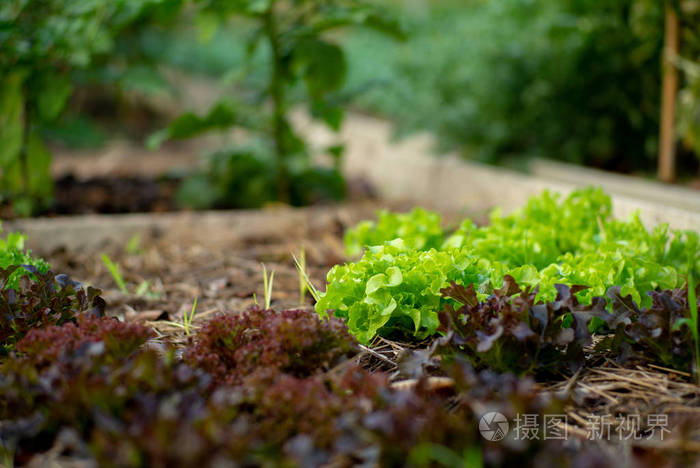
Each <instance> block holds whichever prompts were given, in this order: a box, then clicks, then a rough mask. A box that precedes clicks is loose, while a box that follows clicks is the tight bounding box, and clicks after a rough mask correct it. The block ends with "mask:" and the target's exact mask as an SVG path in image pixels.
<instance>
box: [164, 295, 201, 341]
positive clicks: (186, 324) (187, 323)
mask: <svg viewBox="0 0 700 468" xmlns="http://www.w3.org/2000/svg"><path fill="white" fill-rule="evenodd" d="M196 311H197V299H195V300H194V303H193V304H192V310H191V311H190V313H189V314H188V313H187V312H184V313H183V314H182V323H179V322H171V321H166V322H165V323H167V324H168V325H173V326H175V327H178V328H182V329H183V330H185V334H186V335H187V336H190V334H191V331H192V320H193V319H194V314H195V313H196Z"/></svg>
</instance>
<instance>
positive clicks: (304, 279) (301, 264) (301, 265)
mask: <svg viewBox="0 0 700 468" xmlns="http://www.w3.org/2000/svg"><path fill="white" fill-rule="evenodd" d="M292 258H293V259H294V265H295V266H296V267H297V272H299V284H300V286H299V288H300V293H301V297H300V298H299V302H300V304H301V305H303V304H304V296H305V295H306V291H307V290H308V291H309V293H311V297H313V298H314V301H316V302H318V300H319V298H320V297H321V294H320V293H319V292H318V289H316V286H314V285H313V283H312V282H311V280H310V279H309V275H308V274H307V273H306V255H305V252H304V250H302V251H301V261H300V260H299V259H297V258H296V257H295V256H294V254H292Z"/></svg>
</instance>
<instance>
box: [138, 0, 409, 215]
mask: <svg viewBox="0 0 700 468" xmlns="http://www.w3.org/2000/svg"><path fill="white" fill-rule="evenodd" d="M196 5H198V7H199V10H198V11H197V16H196V22H197V25H198V27H199V33H200V37H201V38H202V39H204V40H210V39H212V38H214V37H215V35H216V32H217V30H218V29H219V28H220V27H223V26H229V27H238V28H240V29H239V32H238V34H237V39H238V40H237V42H238V46H236V44H235V43H234V44H232V45H231V52H230V53H231V56H232V59H234V60H235V59H241V61H240V62H239V63H235V64H234V66H233V67H232V69H230V70H229V71H228V72H227V73H226V75H225V81H226V82H227V84H228V85H229V86H230V87H232V88H233V91H232V92H230V93H227V95H226V97H225V98H223V99H221V100H220V101H219V102H217V103H216V104H215V105H214V106H213V108H212V109H211V110H210V111H209V112H208V113H206V114H205V115H197V114H195V113H186V114H183V115H182V116H180V117H179V118H177V119H176V120H175V121H173V122H172V123H171V124H170V126H168V127H167V128H165V129H163V130H162V131H160V132H158V133H156V134H154V135H153V136H152V137H151V139H150V141H149V144H150V146H152V147H155V146H158V145H159V144H160V143H161V142H163V141H164V140H168V139H182V138H190V137H193V136H196V135H199V134H201V133H203V132H208V131H211V130H225V129H228V128H238V129H241V130H243V133H244V136H242V137H241V138H237V140H238V142H237V143H236V144H235V145H234V146H233V147H231V148H227V149H224V150H221V151H217V152H216V153H214V154H212V155H210V156H209V159H208V162H207V164H206V165H205V167H204V169H203V170H202V171H201V172H199V173H197V174H194V175H193V176H191V177H190V178H189V179H188V180H186V181H185V183H184V185H183V187H182V190H181V191H180V193H179V199H180V202H181V203H182V204H184V205H189V206H191V207H194V208H205V207H259V206H261V205H263V204H265V203H267V202H271V201H275V200H277V201H281V202H284V203H291V204H293V205H305V204H309V203H312V202H315V201H319V200H328V199H331V200H338V199H341V198H343V196H344V194H345V183H344V180H343V177H342V175H341V173H340V158H341V156H342V146H340V145H331V146H330V147H328V148H325V149H323V150H322V151H321V153H325V155H326V156H327V157H328V158H327V159H328V160H329V163H327V164H325V165H324V164H319V163H318V161H317V160H315V159H314V158H312V156H313V152H314V151H312V149H311V148H310V147H309V145H308V143H307V142H306V141H305V140H304V139H303V138H302V137H301V136H300V135H299V134H298V133H297V132H296V131H295V129H294V128H293V126H292V124H291V121H290V117H289V114H290V111H291V110H292V108H293V107H295V106H297V105H299V104H302V105H304V106H306V107H307V108H308V110H309V113H310V114H311V116H312V117H314V118H316V119H318V120H320V121H322V122H324V123H326V124H327V125H328V127H329V128H330V129H331V130H334V131H337V130H338V129H339V128H340V124H341V122H342V119H343V107H344V105H345V102H346V101H347V96H346V95H343V94H342V93H340V91H341V89H342V86H343V84H344V81H345V76H346V73H347V67H348V65H347V62H346V58H345V53H344V51H343V49H342V48H341V47H340V46H339V45H338V43H337V41H336V40H334V36H333V33H334V32H335V31H336V30H338V29H340V28H347V27H357V26H361V27H366V28H370V29H374V30H375V31H379V32H381V33H383V34H389V35H392V36H395V37H401V35H402V33H401V29H400V27H399V25H398V24H397V23H396V22H395V21H394V20H393V18H392V17H391V16H388V15H385V14H383V12H382V11H381V10H380V9H378V8H376V7H374V6H372V5H371V4H370V3H369V2H364V1H362V0H332V1H328V0H245V1H244V0H242V1H234V2H232V1H224V0H199V1H197V2H196ZM241 43H242V44H243V45H244V53H243V54H241V48H240V44H241ZM241 55H242V57H241Z"/></svg>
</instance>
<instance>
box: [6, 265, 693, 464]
mask: <svg viewBox="0 0 700 468" xmlns="http://www.w3.org/2000/svg"><path fill="white" fill-rule="evenodd" d="M24 260H26V258H23V259H22V261H24ZM24 273H26V274H24ZM16 275H20V276H21V278H19V280H16V279H15V280H11V278H12V277H15V276H16ZM0 280H1V281H2V285H3V287H2V288H0V311H2V314H0V321H1V323H0V325H2V335H1V336H0V340H2V346H3V348H2V349H3V351H4V353H3V355H2V356H0V460H2V463H3V465H4V466H14V465H15V464H16V465H25V464H28V463H43V462H46V463H49V462H51V460H53V459H54V458H55V457H56V456H58V457H66V456H68V457H69V458H67V459H68V460H72V461H74V462H78V463H87V464H96V465H99V466H194V465H201V466H210V465H217V466H219V465H225V466H229V465H234V466H320V465H324V466H325V465H334V466H336V465H337V466H353V465H358V464H359V465H368V466H397V467H398V466H402V467H403V466H436V465H440V466H454V467H458V466H459V467H462V466H482V465H488V466H507V465H508V464H512V463H520V464H521V465H522V464H523V463H524V464H525V466H550V465H551V466H567V465H571V466H573V465H577V464H578V465H581V464H582V465H585V466H593V465H595V466H614V460H612V459H610V458H609V457H608V456H607V455H605V454H603V453H601V452H600V451H598V450H596V449H595V447H594V446H593V444H587V443H584V446H583V447H574V446H572V445H571V444H567V443H566V442H565V441H562V440H546V439H545V438H543V437H541V436H540V437H538V438H536V439H532V440H519V439H518V438H517V434H516V433H512V434H510V435H509V436H508V437H506V439H505V440H503V441H499V442H488V441H487V440H486V439H485V438H483V437H482V436H481V435H480V434H479V432H478V431H479V429H478V428H479V418H481V413H482V410H483V408H491V409H493V410H494V411H498V412H500V413H502V414H504V415H506V417H508V418H510V419H514V418H516V417H517V414H518V413H519V412H521V413H522V412H527V413H528V414H535V415H538V417H539V418H542V417H543V416H544V415H545V414H555V413H557V414H558V413H561V412H562V410H563V405H564V404H566V402H567V400H566V398H564V397H562V398H558V397H554V396H552V395H547V394H542V393H541V392H539V390H537V387H536V386H535V383H534V380H531V379H520V378H518V377H516V376H514V375H512V374H507V375H501V374H495V373H493V372H491V371H488V370H486V371H482V372H477V371H475V370H474V368H473V367H472V366H471V365H470V364H469V363H468V362H467V361H466V360H461V359H454V360H451V361H450V362H449V363H448V362H447V361H445V363H444V364H443V365H442V367H441V370H440V373H442V374H444V375H448V376H451V377H452V379H453V382H454V385H453V386H452V387H451V388H449V389H443V391H442V392H437V393H436V392H435V391H434V390H433V389H432V388H431V387H430V385H429V383H430V381H429V380H425V379H424V380H420V381H419V383H418V385H417V387H416V388H415V390H408V391H407V390H401V389H396V388H394V387H392V386H391V385H390V384H389V375H388V374H386V373H384V372H369V371H368V370H366V369H364V368H362V367H360V366H359V365H358V364H357V359H356V358H355V356H356V355H357V352H358V350H359V348H358V344H357V341H356V340H355V339H354V338H353V337H352V335H350V334H349V333H348V330H347V327H346V326H345V324H344V323H343V322H342V321H341V320H339V319H336V318H331V319H329V320H321V319H319V317H318V316H317V314H315V313H314V312H313V311H309V310H283V311H274V310H262V309H259V308H254V309H251V310H248V311H246V312H244V313H241V314H221V315H218V316H216V317H214V318H211V319H209V320H208V321H207V322H205V323H203V324H202V326H201V327H200V328H199V329H198V330H197V331H196V332H195V333H194V334H193V336H192V337H191V338H190V339H189V341H188V342H187V343H186V344H185V346H184V350H182V349H180V350H177V349H176V347H175V345H173V344H171V343H168V340H167V338H166V337H163V336H158V337H157V336H156V333H155V332H154V330H153V329H152V328H150V327H147V326H145V325H143V324H140V323H124V322H121V321H118V320H116V319H115V318H111V317H108V316H106V315H105V302H104V301H103V300H102V298H101V297H100V291H98V290H96V289H94V288H90V287H85V286H83V285H81V284H79V283H77V282H75V281H72V280H70V279H69V278H68V277H67V276H65V275H54V274H53V273H52V272H50V271H47V272H44V273H42V272H41V271H39V270H38V269H37V268H35V267H31V266H27V267H20V266H18V265H12V266H10V267H7V268H0ZM179 351H184V352H182V353H180V352H179ZM448 397H454V398H453V399H452V400H448V399H447V398H448ZM448 401H452V402H453V403H452V404H451V405H448V404H447V402H448ZM668 456H671V457H675V458H678V457H682V455H679V454H672V453H670V452H669V454H668ZM52 457H54V458H52ZM62 459H63V460H64V461H65V460H66V458H62ZM678 461H679V462H680V461H681V460H678Z"/></svg>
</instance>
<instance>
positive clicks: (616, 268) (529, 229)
mask: <svg viewBox="0 0 700 468" xmlns="http://www.w3.org/2000/svg"><path fill="white" fill-rule="evenodd" d="M345 244H346V248H347V253H348V254H349V255H351V256H358V255H360V254H361V257H360V258H359V259H358V260H357V261H354V262H349V263H346V264H344V265H337V266H335V267H334V268H333V269H331V271H330V272H329V273H328V275H327V282H328V284H327V286H326V291H325V293H323V294H322V296H321V297H320V299H319V301H318V302H317V304H316V311H317V312H318V313H319V314H320V315H321V316H326V315H327V314H328V312H329V311H332V313H333V314H334V315H335V316H336V317H340V318H343V319H344V320H346V322H347V324H348V327H349V329H350V331H351V333H353V334H354V335H355V336H356V337H357V338H358V340H359V341H360V342H361V343H365V344H366V343H369V342H371V340H372V339H373V338H374V337H375V336H377V335H380V336H383V337H389V338H391V337H394V338H400V339H409V340H422V339H425V338H427V337H431V336H434V335H436V333H437V332H443V333H444V330H445V328H444V323H443V322H444V320H443V321H442V322H441V311H442V312H445V311H450V310H454V308H459V307H461V306H464V305H467V303H466V302H464V300H462V301H461V302H460V300H459V298H455V297H454V295H453V294H451V293H450V292H449V288H448V287H450V285H451V284H452V285H453V287H452V290H454V287H455V286H456V287H460V286H461V287H469V288H470V289H471V290H472V291H473V292H474V297H473V298H472V299H470V301H469V304H468V305H469V306H474V307H475V306H476V304H477V303H483V304H489V303H490V301H491V300H492V299H493V298H494V293H496V291H498V290H501V289H503V290H504V291H510V292H509V293H508V294H505V293H500V294H501V296H506V298H507V300H506V302H510V303H512V302H513V301H515V300H516V298H520V296H521V293H522V295H523V297H525V298H526V300H525V305H522V304H520V305H518V310H519V318H517V319H515V318H513V320H514V322H513V326H516V325H518V324H521V327H522V328H521V329H520V330H521V331H522V332H523V333H524V335H527V336H523V337H522V340H521V341H523V340H525V341H527V339H533V338H532V337H533V336H538V337H539V340H544V339H545V338H544V335H543V334H542V330H543V329H544V328H547V327H548V326H549V325H551V320H555V321H556V322H555V324H556V327H558V330H559V331H565V330H567V329H569V330H570V329H573V330H574V331H576V339H577V340H579V339H580V340H582V341H581V342H580V343H579V345H582V344H586V343H587V342H588V341H589V337H588V336H585V337H584V334H585V333H584V331H583V329H586V333H587V332H588V331H589V330H590V331H593V332H595V331H598V332H601V333H602V332H608V333H614V332H616V331H617V333H619V334H621V335H620V336H619V338H618V339H617V341H616V345H615V348H616V349H617V350H619V349H620V346H622V345H621V343H622V342H623V341H631V342H634V343H638V342H640V341H645V340H646V341H649V342H654V343H652V344H649V343H647V345H648V347H649V348H650V349H651V350H656V352H654V353H653V354H654V358H657V359H658V358H660V359H661V360H662V361H663V362H664V363H666V364H672V365H674V367H677V366H680V367H683V368H684V369H690V367H691V365H692V349H693V347H694V345H693V342H695V343H697V340H696V337H697V312H696V310H697V307H696V306H697V304H696V300H695V296H696V295H695V290H694V287H695V283H694V281H693V278H697V277H698V273H699V272H700V248H699V244H698V233H697V232H694V231H689V230H687V231H677V230H670V229H669V228H668V226H667V225H660V226H657V227H655V228H654V229H653V230H651V231H649V230H647V229H646V228H645V227H644V225H643V224H642V222H641V221H640V219H639V216H633V217H632V218H631V219H630V220H628V221H620V220H616V219H614V218H613V216H612V203H611V199H610V197H609V196H608V195H606V194H605V193H603V192H602V191H601V190H600V189H594V188H587V189H581V190H576V191H573V192H572V193H571V194H570V195H568V196H566V197H561V196H560V195H558V194H553V193H549V192H547V191H545V192H543V193H542V194H540V195H539V196H535V197H533V198H531V199H529V200H528V201H527V203H526V205H525V206H524V207H523V208H522V209H520V210H518V211H516V212H514V213H512V214H509V215H507V216H506V215H503V214H502V213H501V211H499V210H496V211H494V212H493V213H492V214H491V217H490V223H489V224H488V225H486V226H483V227H480V226H477V225H475V224H474V222H472V221H471V220H470V219H466V220H464V221H463V222H462V223H461V224H460V225H459V226H458V227H457V228H456V229H455V230H453V231H446V230H444V229H443V228H442V227H441V219H440V216H439V215H438V214H437V213H432V212H428V211H425V210H422V209H415V210H414V211H413V212H411V213H406V214H396V213H390V212H381V213H379V216H378V220H377V221H376V222H371V221H364V222H361V223H360V224H358V225H357V226H356V227H355V228H353V229H350V230H349V231H348V232H347V233H346V236H345ZM511 283H512V284H513V285H515V286H514V287H510V288H509V287H508V284H511ZM689 283H690V284H691V285H692V286H693V287H691V288H688V284H689ZM501 286H503V288H501ZM569 287H570V288H571V289H569ZM664 291H665V292H664ZM688 293H690V294H688ZM562 294H564V296H565V298H566V300H570V301H573V302H575V304H573V303H572V307H574V308H573V309H570V310H566V311H561V312H560V313H557V314H554V315H551V314H550V316H549V317H548V320H549V321H550V322H549V324H546V323H545V322H546V321H547V319H546V318H543V316H541V315H540V316H537V312H535V310H536V309H537V307H540V306H545V307H550V309H551V307H552V305H554V307H555V308H556V309H561V307H559V306H558V305H557V304H560V303H561V301H562V299H563V297H562ZM659 295H663V297H660V296H659ZM496 296H498V294H496ZM689 296H690V297H691V298H692V299H691V300H688V297H689ZM668 298H673V300H672V301H671V302H669V301H668V300H667V299H668ZM518 300H521V299H518ZM537 304H539V305H538V306H537V307H535V306H536V305H537ZM620 304H622V306H620ZM671 304H673V305H671ZM509 307H511V306H509ZM512 307H515V306H512ZM486 308H487V309H488V311H487V312H484V315H483V317H482V318H481V319H479V318H477V317H473V316H471V315H470V314H471V313H470V314H467V315H463V316H462V317H461V318H460V320H461V321H463V322H464V324H465V326H467V327H470V328H472V332H471V333H472V335H473V337H474V338H475V339H476V337H477V335H478V336H479V337H481V338H483V337H484V336H491V335H493V334H494V333H496V331H497V330H500V328H499V327H498V326H497V324H498V323H500V322H501V321H503V320H505V319H504V313H505V312H504V310H503V305H502V304H501V305H492V306H491V307H486ZM574 309H575V310H574ZM583 309H587V312H586V314H587V315H586V319H585V322H584V323H585V325H582V326H579V323H578V322H579V321H580V320H579V319H581V320H582V318H581V317H580V314H578V311H579V310H583ZM550 312H551V310H550ZM669 314H671V315H670V316H669ZM545 315H546V314H545ZM652 317H654V318H652ZM662 317H663V318H662ZM664 319H668V320H666V321H664ZM669 320H670V321H669ZM478 324H480V326H481V328H479V327H478V326H477V325H478ZM474 327H476V328H474ZM618 327H620V329H619V330H618ZM641 328H644V329H645V330H646V331H645V332H644V333H641V331H640V330H641ZM506 329H507V327H506ZM526 329H527V330H528V332H526V331H525V330H526ZM498 333H502V331H498ZM565 333H567V334H568V333H569V331H565ZM642 335H643V336H642ZM499 336H500V335H499ZM567 336H569V335H567ZM679 336H681V338H679ZM481 338H480V339H481ZM526 338H527V339H526ZM573 338H574V337H573V335H571V339H573ZM493 339H495V338H493V337H492V340H493ZM503 339H505V338H503ZM678 339H681V340H687V341H686V342H685V347H683V346H682V347H678V346H677V343H676V344H674V343H675V341H677V340H678ZM521 344H522V343H521ZM560 344H566V343H560ZM647 345H645V347H647ZM482 346H485V345H482ZM623 347H624V346H623ZM677 348H678V349H677ZM670 349H675V351H668V350H670ZM474 350H476V346H474ZM677 353H681V354H683V355H684V356H685V358H684V359H681V361H682V363H681V362H679V361H678V359H677V356H676V354H677ZM478 354H479V353H477V356H476V358H477V360H479V356H478ZM530 354H531V353H529V352H526V353H520V356H521V357H523V356H528V355H530ZM627 354H629V353H627ZM686 358H687V359H686ZM532 365H533V363H532V362H526V363H524V364H523V365H516V366H509V368H510V370H523V369H529V368H531V366H532ZM499 367H502V366H499ZM507 367H508V366H507Z"/></svg>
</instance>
